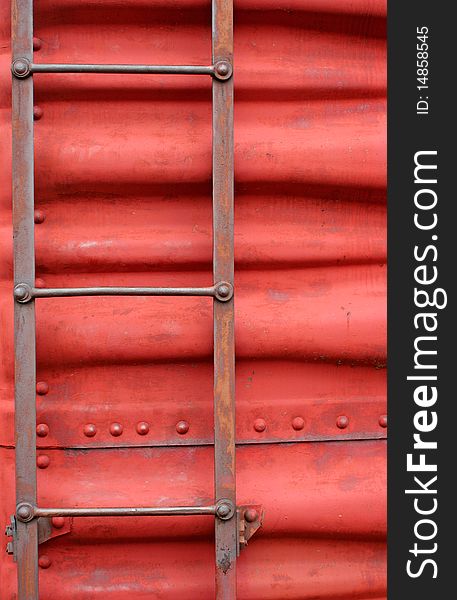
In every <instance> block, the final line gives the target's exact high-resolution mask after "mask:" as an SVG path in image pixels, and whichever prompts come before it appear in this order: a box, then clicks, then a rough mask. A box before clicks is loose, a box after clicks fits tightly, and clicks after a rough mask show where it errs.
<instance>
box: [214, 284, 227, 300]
mask: <svg viewBox="0 0 457 600" xmlns="http://www.w3.org/2000/svg"><path fill="white" fill-rule="evenodd" d="M217 293H218V294H219V296H222V298H227V296H228V295H229V294H230V288H229V286H228V285H226V284H225V283H223V284H222V285H220V286H219V287H218V288H217Z"/></svg>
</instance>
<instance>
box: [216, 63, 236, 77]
mask: <svg viewBox="0 0 457 600" xmlns="http://www.w3.org/2000/svg"><path fill="white" fill-rule="evenodd" d="M214 74H215V75H216V77H217V78H218V79H228V78H229V77H230V76H231V74H232V65H231V64H230V63H229V62H228V61H226V60H220V61H218V62H217V63H216V64H215V65H214Z"/></svg>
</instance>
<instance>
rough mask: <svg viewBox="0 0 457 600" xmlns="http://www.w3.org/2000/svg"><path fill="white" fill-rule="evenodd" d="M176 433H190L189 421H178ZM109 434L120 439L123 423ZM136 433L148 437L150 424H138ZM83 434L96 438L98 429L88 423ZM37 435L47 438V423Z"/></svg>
mask: <svg viewBox="0 0 457 600" xmlns="http://www.w3.org/2000/svg"><path fill="white" fill-rule="evenodd" d="M176 431H177V432H178V433H179V434H181V435H184V434H185V433H187V432H188V431H189V423H188V422H187V421H178V422H177V423H176ZM109 432H110V434H111V435H112V436H113V437H119V436H120V435H122V434H123V432H124V426H123V425H122V424H121V423H111V425H110V427H109ZM136 432H137V433H138V435H147V434H148V433H149V423H147V422H146V421H140V422H139V423H137V425H136ZM83 433H84V435H85V436H86V437H94V436H95V435H97V427H96V426H95V425H94V424H93V423H87V425H84V427H83ZM36 434H37V436H38V437H41V438H44V437H47V436H48V435H49V426H48V425H46V423H39V424H38V425H37V427H36Z"/></svg>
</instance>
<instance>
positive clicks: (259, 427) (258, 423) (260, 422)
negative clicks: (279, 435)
mask: <svg viewBox="0 0 457 600" xmlns="http://www.w3.org/2000/svg"><path fill="white" fill-rule="evenodd" d="M266 428H267V424H266V422H265V420H264V419H256V420H255V421H254V429H255V430H256V431H258V432H259V433H262V431H265V429H266Z"/></svg>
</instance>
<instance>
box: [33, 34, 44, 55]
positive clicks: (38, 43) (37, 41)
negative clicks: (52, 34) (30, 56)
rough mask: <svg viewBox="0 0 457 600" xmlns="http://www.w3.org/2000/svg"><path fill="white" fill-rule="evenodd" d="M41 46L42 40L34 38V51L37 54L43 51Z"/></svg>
mask: <svg viewBox="0 0 457 600" xmlns="http://www.w3.org/2000/svg"><path fill="white" fill-rule="evenodd" d="M41 46H42V42H41V40H40V38H37V37H34V38H33V50H34V51H35V52H37V51H38V50H41Z"/></svg>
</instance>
